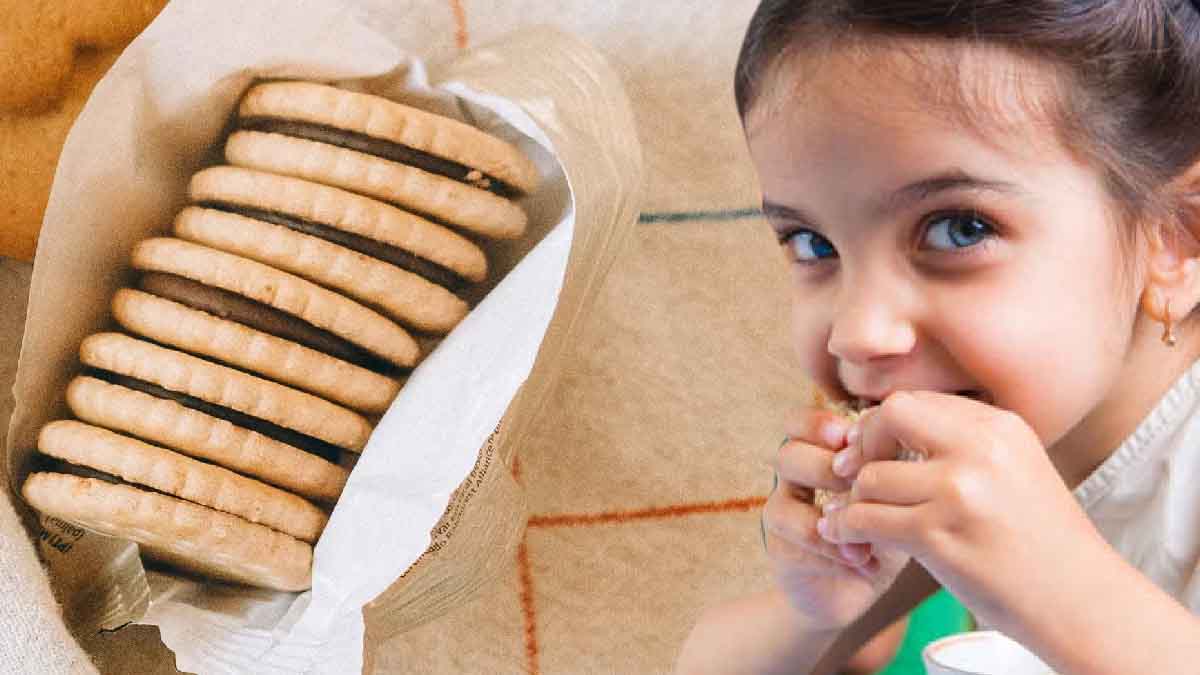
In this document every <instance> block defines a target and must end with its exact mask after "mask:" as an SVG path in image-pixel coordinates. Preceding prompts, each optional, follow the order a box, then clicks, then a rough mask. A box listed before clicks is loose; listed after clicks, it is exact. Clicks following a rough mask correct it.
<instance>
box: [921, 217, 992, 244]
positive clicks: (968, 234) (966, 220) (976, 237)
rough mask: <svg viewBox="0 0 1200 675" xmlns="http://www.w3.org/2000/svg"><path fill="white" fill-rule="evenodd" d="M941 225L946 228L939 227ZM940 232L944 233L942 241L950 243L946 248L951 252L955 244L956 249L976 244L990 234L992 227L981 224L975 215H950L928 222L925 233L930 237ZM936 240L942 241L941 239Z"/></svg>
mask: <svg viewBox="0 0 1200 675" xmlns="http://www.w3.org/2000/svg"><path fill="white" fill-rule="evenodd" d="M941 225H946V226H947V227H944V228H943V227H940V226H941ZM942 230H944V231H945V233H946V236H945V237H944V239H948V240H949V241H950V242H951V245H950V246H948V247H947V248H948V249H951V250H953V249H954V248H955V244H957V245H958V246H957V247H958V248H969V247H971V246H974V245H975V244H978V243H979V242H980V241H982V240H983V239H986V238H987V236H988V235H989V234H990V233H991V232H992V227H991V226H990V225H988V224H987V223H985V222H983V220H981V219H980V218H979V216H978V215H977V214H975V213H969V212H968V213H950V214H946V215H942V216H937V217H936V218H934V219H932V220H930V221H929V227H928V229H927V230H926V233H927V235H932V234H933V233H935V232H939V231H942ZM938 238H939V239H943V237H938ZM927 239H932V237H931V236H927ZM934 248H937V247H934ZM938 250H941V249H938Z"/></svg>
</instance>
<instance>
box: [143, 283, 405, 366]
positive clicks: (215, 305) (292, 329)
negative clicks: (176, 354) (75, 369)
mask: <svg viewBox="0 0 1200 675" xmlns="http://www.w3.org/2000/svg"><path fill="white" fill-rule="evenodd" d="M138 288H140V289H141V290H143V291H145V292H147V293H150V294H152V295H157V296H158V297H160V298H165V299H167V300H171V301H172V302H178V303H179V304H181V305H186V306H188V307H191V308H192V309H195V310H199V311H201V312H207V313H209V314H212V315H214V316H218V317H220V318H222V319H228V320H229V321H234V322H236V323H240V324H243V325H245V326H248V327H250V328H253V329H254V330H257V331H260V332H263V333H267V334H269V335H274V336H275V337H277V338H280V339H283V340H290V341H292V342H296V343H299V344H301V345H304V346H305V347H308V348H309V349H313V350H316V351H319V352H322V353H325V354H328V355H329V356H332V357H334V358H338V359H341V360H343V361H347V362H349V363H353V364H354V365H356V366H361V367H363V368H366V369H367V370H371V371H374V372H376V373H379V374H381V375H389V376H393V375H400V374H404V373H406V372H408V371H409V369H407V368H401V367H399V366H396V365H395V364H393V363H391V362H389V361H387V360H386V359H384V358H382V357H380V356H376V355H375V354H372V353H371V352H369V351H367V350H366V349H363V348H362V347H359V346H358V345H356V344H354V343H353V342H350V341H349V340H346V339H344V338H342V337H339V336H337V335H334V334H333V333H331V332H329V331H327V330H323V329H321V328H317V327H316V326H314V325H312V324H310V323H308V322H307V321H304V320H302V319H299V318H297V317H295V316H292V315H291V314H288V313H287V312H283V311H280V310H278V309H275V308H274V307H271V306H270V305H265V304H263V303H261V302H258V301H256V300H251V299H250V298H247V297H243V296H241V295H238V294H237V293H232V292H230V291H227V290H225V289H223V288H215V287H212V286H208V285H206V284H202V283H200V282H198V281H194V280H192V279H188V278H185V277H181V276H177V275H174V274H167V273H164V272H146V273H144V274H142V276H141V279H140V280H139V281H138Z"/></svg>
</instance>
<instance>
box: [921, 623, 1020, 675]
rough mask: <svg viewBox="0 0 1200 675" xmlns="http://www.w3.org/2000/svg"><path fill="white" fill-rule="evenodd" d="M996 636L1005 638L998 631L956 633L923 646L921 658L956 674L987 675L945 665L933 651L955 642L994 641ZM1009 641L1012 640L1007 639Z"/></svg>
mask: <svg viewBox="0 0 1200 675" xmlns="http://www.w3.org/2000/svg"><path fill="white" fill-rule="evenodd" d="M996 636H1001V637H1005V636H1004V634H1003V633H1001V632H1000V631H998V630H973V631H967V632H965V633H957V634H955V635H947V636H946V637H943V638H940V639H937V640H934V641H933V642H930V643H929V644H927V645H925V647H924V648H923V649H922V650H921V657H922V658H923V659H926V660H928V661H930V662H932V663H933V665H935V666H938V667H939V668H949V669H951V670H957V671H958V672H960V673H963V675H988V674H987V673H980V672H977V671H974V670H965V669H963V668H959V667H958V666H952V665H950V664H948V663H946V662H945V661H942V660H940V659H939V658H938V655H937V652H936V651H934V650H935V649H937V650H941V649H943V648H945V647H946V646H947V645H950V644H953V643H955V642H963V641H966V640H981V639H994V638H995V637H996ZM1009 639H1012V638H1009Z"/></svg>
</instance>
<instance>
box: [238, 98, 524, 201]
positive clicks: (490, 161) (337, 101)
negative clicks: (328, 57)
mask: <svg viewBox="0 0 1200 675" xmlns="http://www.w3.org/2000/svg"><path fill="white" fill-rule="evenodd" d="M238 115H239V116H241V117H275V118H280V119H288V120H297V121H301V122H311V123H313V124H323V125H325V126H330V127H335V128H338V129H345V130H347V131H353V132H357V133H360V134H365V135H367V136H373V137H375V138H382V139H386V140H389V141H392V142H395V143H399V144H400V145H404V146H408V147H410V148H412V149H414V150H420V151H422V152H425V153H428V154H430V155H435V156H437V157H441V158H443V159H448V160H451V161H453V162H457V163H459V164H462V165H465V166H468V167H471V168H474V169H479V170H480V171H482V172H483V173H485V174H488V175H490V176H492V177H494V178H498V179H500V180H501V181H504V182H505V183H508V184H509V185H511V186H513V187H515V188H517V189H518V190H521V191H522V192H526V193H529V192H533V190H534V189H536V188H537V184H538V181H539V180H540V176H539V175H538V170H537V167H536V166H535V165H534V164H533V162H531V161H530V160H529V158H528V157H526V156H525V155H524V153H522V152H521V151H520V150H518V149H517V148H516V147H515V146H514V145H512V144H511V143H509V142H507V141H505V140H503V139H500V138H497V137H496V136H493V135H491V134H489V133H487V132H485V131H482V130H480V129H477V128H475V127H473V126H471V125H469V124H466V123H464V122H460V121H458V120H455V119H451V118H449V117H443V116H442V115H437V114H434V113H431V112H426V111H424V110H420V109H418V108H413V107H412V106H407V105H404V104H403V103H397V102H396V101H392V100H390V99H386V98H383V97H382V96H375V95H373V94H364V93H360V92H355V91H346V90H344V89H338V88H336V87H331V86H329V85H325V84H318V83H316V82H264V83H262V84H259V85H256V86H254V87H252V88H251V89H250V90H249V91H248V92H246V95H245V97H243V98H242V103H241V106H240V107H239V109H238Z"/></svg>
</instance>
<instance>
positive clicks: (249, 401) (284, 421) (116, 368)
mask: <svg viewBox="0 0 1200 675" xmlns="http://www.w3.org/2000/svg"><path fill="white" fill-rule="evenodd" d="M79 358H80V360H81V361H83V363H85V364H87V365H89V366H92V367H94V368H100V369H102V370H107V371H111V372H114V373H117V374H118V375H126V376H128V377H133V378H136V379H139V380H142V381H143V382H149V383H151V384H156V385H158V386H160V387H163V388H165V389H170V390H171V391H174V392H179V393H181V394H187V395H188V396H192V397H194V398H198V399H200V400H202V401H207V402H209V403H212V404H214V405H219V406H222V407H224V408H229V409H230V410H236V411H238V412H242V413H245V414H247V415H250V416H251V417H256V418H258V419H260V420H266V421H268V422H271V423H274V424H277V425H279V426H281V427H284V428H287V429H292V430H295V431H299V432H300V433H302V434H305V435H307V436H311V437H313V438H319V439H321V440H323V441H325V442H327V443H332V444H334V445H336V446H338V447H341V448H345V449H347V450H352V451H355V452H359V451H361V450H362V448H363V446H365V445H366V444H367V439H368V438H369V437H370V436H371V423H370V422H368V421H367V420H366V419H365V418H364V417H363V416H362V415H359V414H358V413H356V412H354V411H352V410H347V409H346V408H344V407H342V406H340V405H337V404H336V403H332V402H330V401H326V400H325V399H323V398H319V397H316V396H313V395H312V394H306V393H304V392H302V391H299V390H297V389H293V388H291V387H288V386H285V385H282V384H279V383H277V382H271V381H270V380H264V379H263V378H261V377H255V376H254V375H250V374H249V373H244V372H242V371H240V370H236V369H234V368H229V367H228V366H222V365H220V364H217V363H213V362H211V361H206V360H204V359H202V358H199V357H196V356H192V355H191V354H186V353H184V352H181V351H177V350H174V349H167V348H166V347H160V346H158V345H156V344H154V343H152V342H146V341H145V340H139V339H137V338H134V337H130V336H128V335H125V334H124V333H96V334H94V335H89V336H87V337H86V338H84V339H83V342H82V343H81V344H80V345H79Z"/></svg>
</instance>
